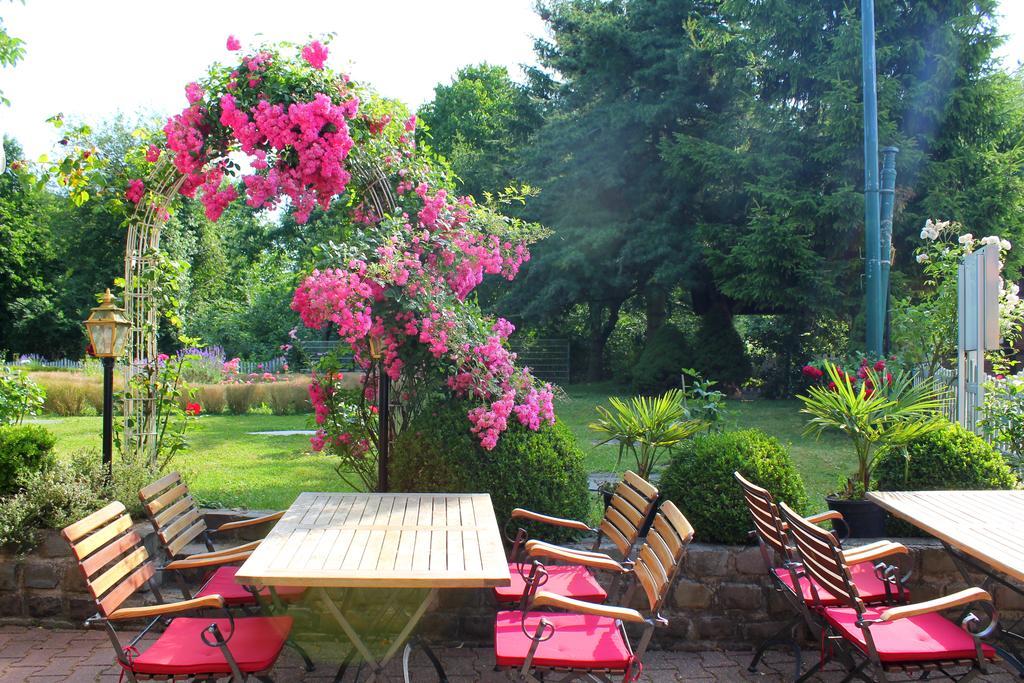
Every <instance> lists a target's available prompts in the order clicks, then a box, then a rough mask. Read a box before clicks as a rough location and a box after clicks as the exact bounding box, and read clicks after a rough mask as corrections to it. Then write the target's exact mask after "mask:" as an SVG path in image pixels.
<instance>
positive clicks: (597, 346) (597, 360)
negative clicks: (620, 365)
mask: <svg viewBox="0 0 1024 683" xmlns="http://www.w3.org/2000/svg"><path fill="white" fill-rule="evenodd" d="M621 307H622V302H621V301H616V302H612V303H597V302H591V304H590V318H589V321H588V327H589V339H588V348H587V350H588V352H589V353H588V358H587V381H588V382H600V381H601V380H602V379H604V348H605V346H606V345H607V344H608V337H610V336H612V332H613V331H615V325H616V324H617V323H618V322H619V309H620V308H621ZM605 310H607V311H608V319H607V320H605V319H604V317H605Z"/></svg>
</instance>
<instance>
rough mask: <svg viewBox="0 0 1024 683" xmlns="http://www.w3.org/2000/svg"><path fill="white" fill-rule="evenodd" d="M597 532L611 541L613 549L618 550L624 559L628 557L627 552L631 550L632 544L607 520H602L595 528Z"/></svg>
mask: <svg viewBox="0 0 1024 683" xmlns="http://www.w3.org/2000/svg"><path fill="white" fill-rule="evenodd" d="M597 529H598V531H600V532H601V533H602V534H604V535H605V536H607V537H608V538H609V539H611V542H612V543H614V544H615V547H616V548H618V549H619V552H620V553H622V555H623V556H624V557H625V556H627V555H629V551H630V550H631V549H632V547H633V544H632V543H630V542H629V539H628V538H626V537H625V536H623V535H622V532H621V531H619V530H618V529H617V528H615V525H614V524H612V523H611V522H609V521H608V520H607V519H605V520H603V521H602V522H601V523H600V524H599V525H598V527H597Z"/></svg>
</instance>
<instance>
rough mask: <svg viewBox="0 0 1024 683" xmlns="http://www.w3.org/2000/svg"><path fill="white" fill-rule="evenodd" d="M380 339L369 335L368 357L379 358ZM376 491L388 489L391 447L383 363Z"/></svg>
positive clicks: (388, 386)
mask: <svg viewBox="0 0 1024 683" xmlns="http://www.w3.org/2000/svg"><path fill="white" fill-rule="evenodd" d="M380 346H381V344H380V339H379V338H377V337H374V336H371V337H370V358H372V359H373V360H374V361H380V359H381V356H382V354H381V347H380ZM377 373H378V374H377V424H378V430H377V491H379V492H380V493H386V492H387V490H388V457H389V451H390V447H391V405H390V404H391V400H390V396H389V394H390V393H391V378H390V377H388V373H386V372H384V364H383V363H379V364H378V366H377Z"/></svg>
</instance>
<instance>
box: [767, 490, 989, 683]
mask: <svg viewBox="0 0 1024 683" xmlns="http://www.w3.org/2000/svg"><path fill="white" fill-rule="evenodd" d="M779 509H780V511H781V513H782V519H783V521H785V522H786V524H787V525H788V529H789V533H790V536H791V537H792V538H793V540H794V541H795V542H796V548H797V550H798V551H799V553H800V558H801V566H802V567H803V569H804V571H805V572H806V573H807V576H808V577H809V578H810V579H813V581H810V582H809V585H810V588H811V593H812V595H813V596H814V607H815V608H816V609H817V610H818V611H819V613H820V614H821V615H822V617H823V623H824V628H825V633H824V634H823V636H824V640H823V643H824V642H828V643H830V645H834V653H833V652H825V651H824V650H823V652H822V658H821V661H820V662H819V663H818V664H817V665H815V666H814V667H812V668H811V670H810V671H808V672H807V673H806V674H804V675H803V676H802V677H801V678H800V680H806V679H807V678H809V677H811V676H813V675H815V674H816V673H817V672H818V671H819V670H820V669H821V667H822V666H824V664H825V663H826V662H828V661H830V660H832V659H838V660H839V661H840V662H841V663H842V664H843V665H844V666H845V667H846V670H847V671H848V676H847V678H846V679H845V680H851V679H853V678H859V679H861V680H865V681H871V680H872V678H870V677H869V676H868V675H867V674H866V673H865V672H866V671H871V672H872V673H874V674H875V675H876V676H877V680H879V681H888V680H890V678H889V676H890V675H891V674H894V673H895V674H899V675H919V676H920V677H921V678H926V677H931V676H932V674H938V675H940V676H943V677H945V678H948V679H950V680H955V681H968V680H971V679H973V678H975V677H977V676H978V675H984V674H985V673H987V672H986V664H987V663H989V662H990V661H992V660H993V659H994V658H995V654H996V653H995V650H994V649H993V648H992V647H990V646H988V645H985V644H983V643H982V639H983V638H986V637H988V636H989V635H991V634H992V633H993V632H995V630H996V628H997V626H998V619H997V617H996V612H995V608H994V607H993V606H992V598H991V596H990V595H989V594H988V593H987V592H986V591H984V590H982V589H981V588H966V589H964V590H962V591H959V592H957V593H954V594H952V595H947V596H945V597H941V598H936V599H935V600H929V601H927V602H921V603H917V604H910V605H899V606H896V607H889V606H885V605H878V606H870V605H867V604H866V603H865V601H864V599H863V597H862V596H861V594H860V591H859V589H858V588H857V583H856V582H855V581H854V578H853V572H852V570H851V566H850V565H851V562H856V561H857V560H856V559H853V560H851V559H850V558H849V556H848V555H847V554H846V553H844V552H843V549H842V548H841V547H840V545H839V542H838V541H837V540H836V537H835V536H834V535H833V534H832V533H831V532H830V531H827V530H825V529H822V528H821V527H818V526H816V525H815V524H813V523H812V522H809V521H808V520H806V519H804V518H803V517H802V516H800V515H799V514H797V513H796V512H795V511H794V510H793V509H791V508H790V507H788V506H787V505H786V504H785V503H780V504H779ZM830 599H834V600H835V601H838V605H834V604H830V603H831V600H830ZM970 605H976V606H978V607H980V608H981V609H982V610H983V611H984V615H985V616H984V619H983V618H981V617H978V616H977V615H976V614H974V613H973V612H967V613H966V616H965V617H964V618H963V620H962V621H961V624H960V626H958V625H957V624H955V623H954V622H952V621H950V620H949V619H947V618H946V617H944V616H942V614H940V612H943V611H946V610H950V609H953V608H965V609H966V608H967V607H968V606H970ZM985 622H987V624H986V623H985ZM829 650H832V647H830V648H829ZM858 659H859V660H860V661H859V663H858V661H857V660H858ZM961 667H966V668H967V671H966V672H965V673H963V674H962V675H959V676H958V675H955V674H953V673H951V669H953V668H961Z"/></svg>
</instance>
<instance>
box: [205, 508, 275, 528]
mask: <svg viewBox="0 0 1024 683" xmlns="http://www.w3.org/2000/svg"><path fill="white" fill-rule="evenodd" d="M282 517H284V510H282V511H281V512H275V513H273V514H269V515H264V516H262V517H253V518H252V519H240V520H238V521H237V522H227V523H225V524H221V525H220V526H219V527H217V528H216V529H210V533H217V532H218V531H231V530H232V529H243V528H245V527H247V526H256V525H257V524H266V523H267V522H276V521H277V520H279V519H281V518H282Z"/></svg>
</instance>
